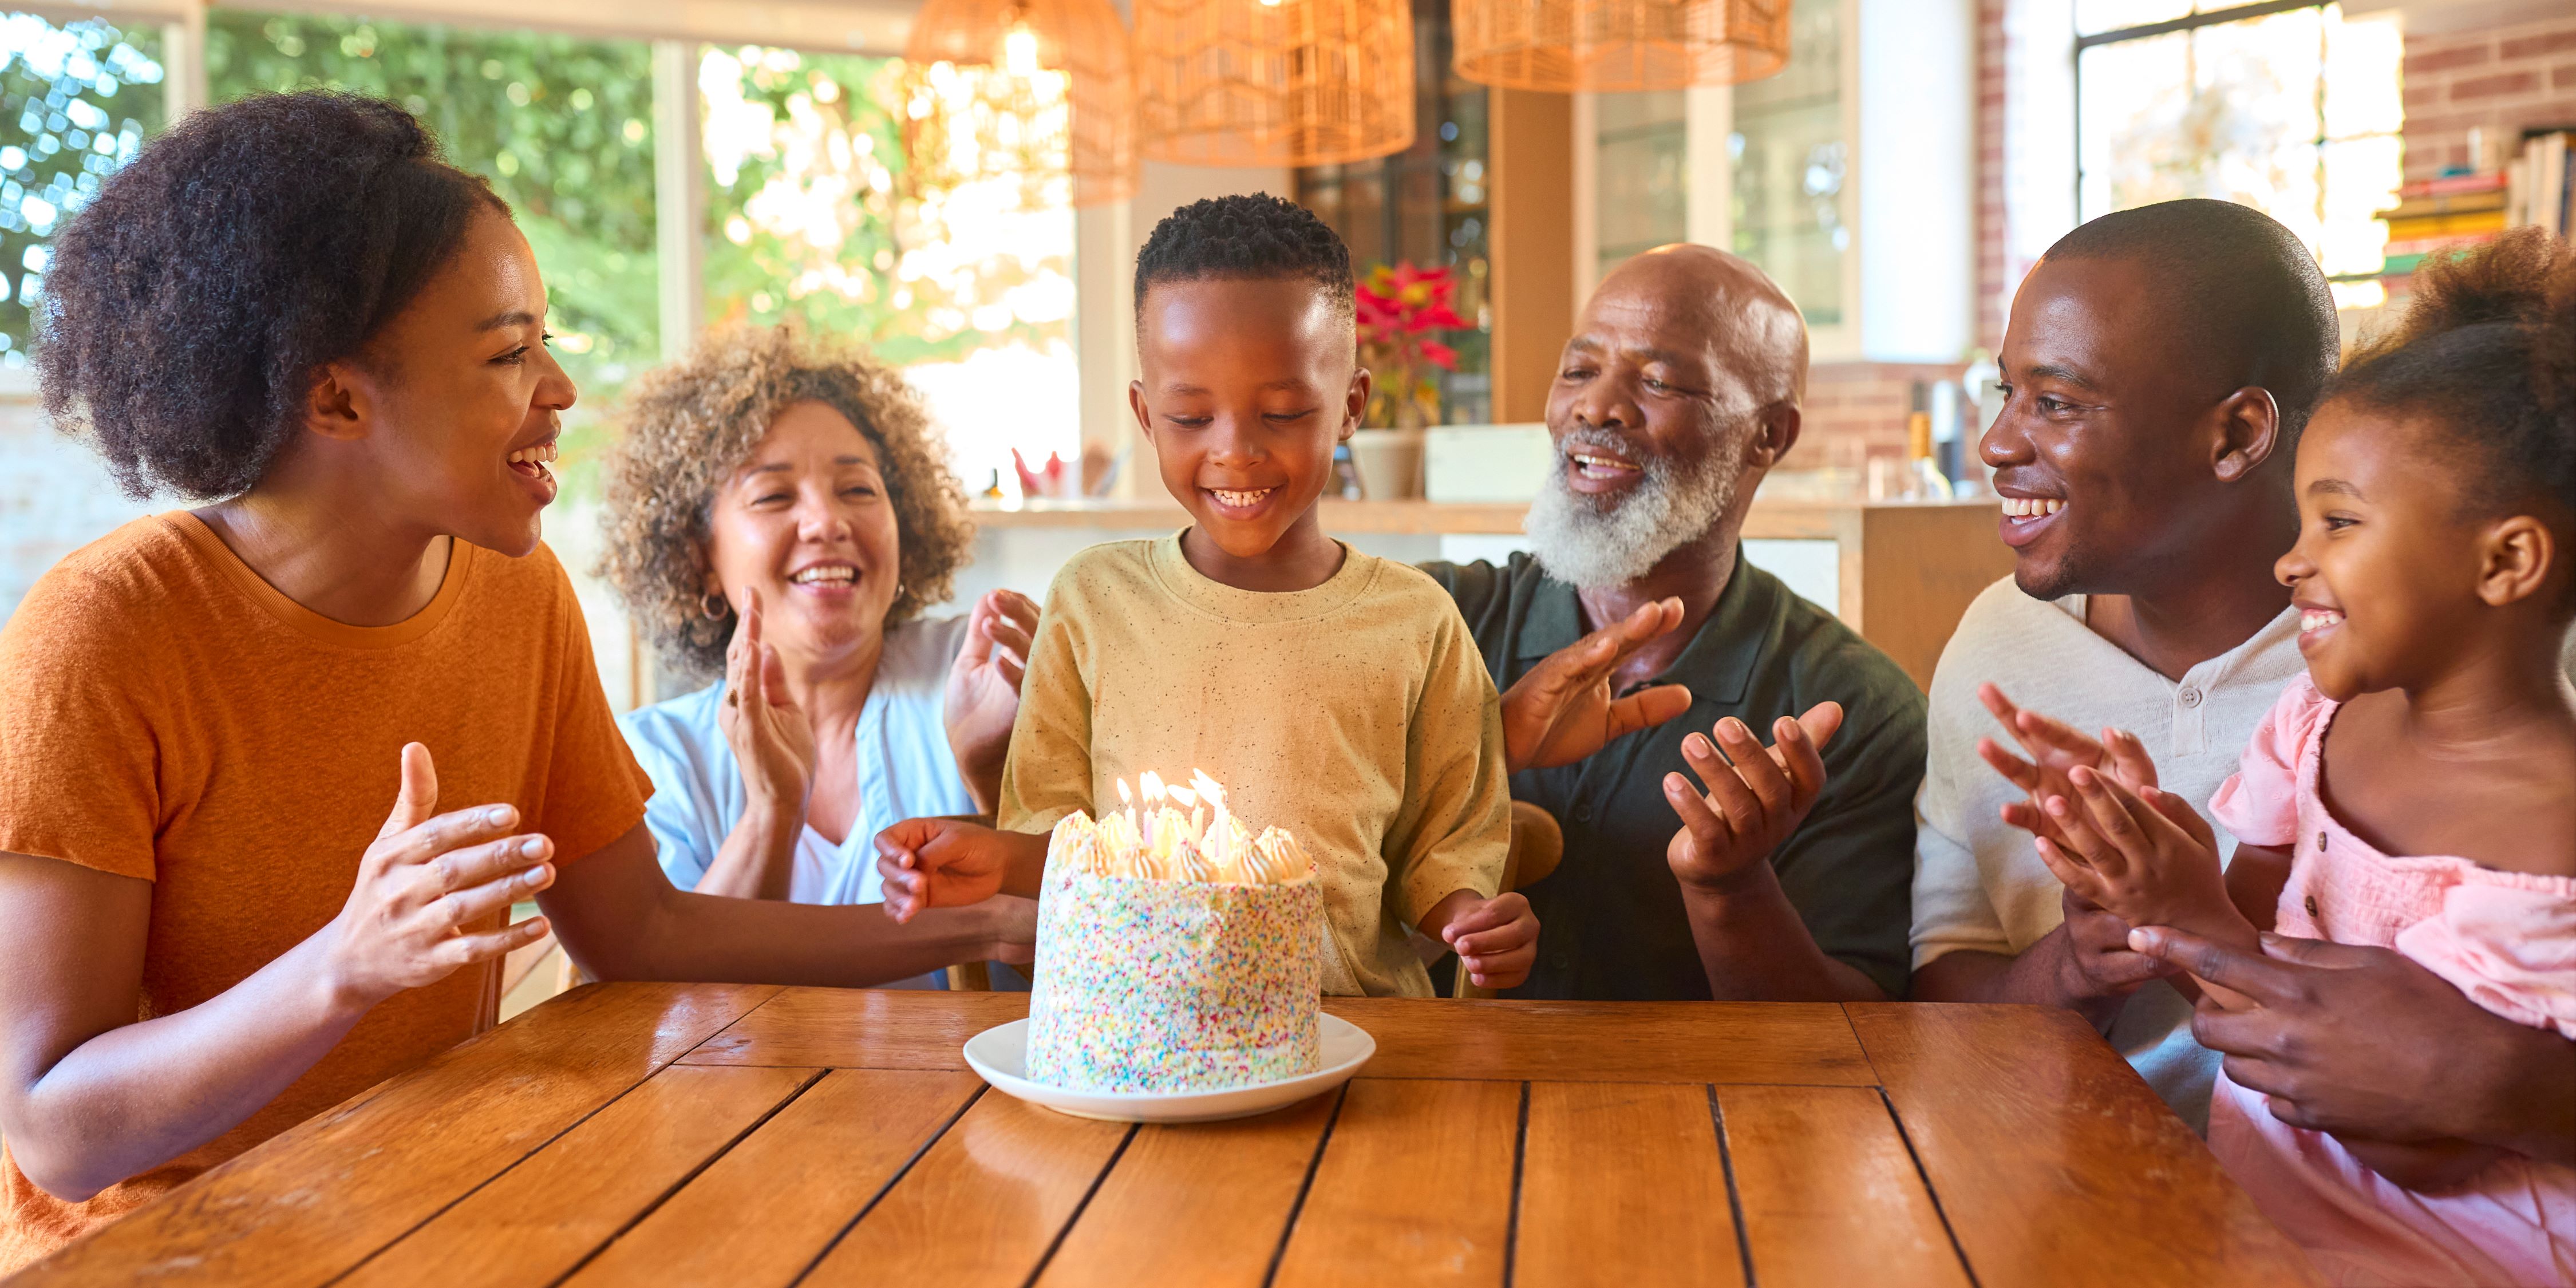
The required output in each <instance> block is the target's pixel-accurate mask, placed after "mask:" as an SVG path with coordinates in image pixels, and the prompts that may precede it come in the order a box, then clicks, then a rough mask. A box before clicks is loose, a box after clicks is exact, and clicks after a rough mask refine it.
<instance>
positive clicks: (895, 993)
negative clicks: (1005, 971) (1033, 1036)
mask: <svg viewBox="0 0 2576 1288" xmlns="http://www.w3.org/2000/svg"><path fill="white" fill-rule="evenodd" d="M1028 1013H1029V995H1028V994H1026V993H949V992H940V991H934V990H919V989H844V988H790V989H786V990H784V991H782V992H780V993H779V995H778V996H777V997H776V998H774V999H772V1000H771V1001H770V1003H769V1004H768V1005H766V1006H763V1007H761V1008H760V1009H759V1010H757V1011H754V1012H752V1013H751V1014H749V1015H747V1016H744V1017H743V1019H742V1022H741V1023H738V1024H736V1025H734V1026H733V1027H732V1028H729V1029H726V1030H725V1031H724V1032H722V1033H719V1034H717V1035H716V1036H715V1037H714V1038H713V1039H710V1040H709V1041H708V1042H707V1043H706V1044H705V1045H704V1046H701V1047H699V1048H698V1049H697V1050H695V1051H692V1052H690V1053H689V1054H688V1056H687V1057H686V1058H685V1059H684V1060H683V1061H682V1063H684V1064H774V1065H784V1066H787V1067H789V1068H810V1067H814V1066H818V1065H819V1066H822V1067H824V1068H831V1069H963V1068H965V1067H966V1058H965V1057H964V1056H963V1055H960V1054H959V1053H958V1049H959V1048H960V1047H963V1046H965V1045H966V1039H968V1038H971V1037H973V1036H975V1035H976V1034H978V1033H981V1032H983V1031H984V1030H986V1029H989V1028H991V1027H993V1026H994V1025H996V1024H1008V1023H1010V1022H1011V1021H1013V1020H1017V1019H1024V1018H1026V1017H1027V1016H1028Z"/></svg>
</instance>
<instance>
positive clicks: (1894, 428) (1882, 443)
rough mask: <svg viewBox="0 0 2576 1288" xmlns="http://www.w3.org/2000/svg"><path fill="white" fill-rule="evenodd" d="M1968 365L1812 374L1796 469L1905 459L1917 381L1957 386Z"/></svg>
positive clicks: (1824, 369) (1838, 365)
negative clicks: (1882, 458)
mask: <svg viewBox="0 0 2576 1288" xmlns="http://www.w3.org/2000/svg"><path fill="white" fill-rule="evenodd" d="M1965 369H1966V364H1964V363H1910V362H1825V363H1818V364H1817V365H1816V366H1815V368H1814V369H1813V370H1811V371H1809V372H1808V373H1807V402H1806V407H1805V411H1806V416H1805V419H1804V423H1803V425H1802V427H1801V428H1800V430H1799V433H1798V446H1797V448H1796V449H1795V450H1794V451H1793V452H1792V453H1791V454H1790V457H1789V467H1790V468H1792V469H1820V468H1823V467H1825V466H1840V467H1842V468H1844V469H1854V470H1856V469H1860V468H1863V466H1864V464H1865V463H1866V462H1867V460H1868V459H1869V458H1870V457H1872V456H1903V455H1904V454H1905V417H1906V413H1908V412H1910V411H1912V410H1913V409H1914V404H1913V401H1912V398H1913V388H1914V382H1915V381H1917V380H1920V381H1923V382H1924V383H1926V384H1930V383H1931V382H1933V381H1936V380H1957V379H1958V378H1959V373H1960V372H1961V371H1963V370H1965Z"/></svg>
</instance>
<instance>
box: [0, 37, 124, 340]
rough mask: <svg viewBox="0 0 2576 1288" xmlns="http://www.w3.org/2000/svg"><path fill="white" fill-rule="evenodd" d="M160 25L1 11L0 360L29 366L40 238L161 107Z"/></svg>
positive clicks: (85, 198)
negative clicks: (126, 25) (124, 25)
mask: <svg viewBox="0 0 2576 1288" xmlns="http://www.w3.org/2000/svg"><path fill="white" fill-rule="evenodd" d="M160 58H161V33H160V31H159V30H158V29H156V28H153V27H148V26H146V27H140V28H137V29H134V30H124V29H120V28H118V27H115V26H112V25H110V24H108V23H106V22H104V21H101V20H99V19H96V18H89V19H84V20H82V21H79V22H72V23H64V24H61V25H56V24H55V23H53V22H51V21H49V20H47V19H45V18H42V17H39V16H37V15H35V14H31V13H10V14H0V364H4V365H7V366H11V367H23V366H25V365H27V342H28V339H29V338H30V336H31V334H32V331H33V325H34V319H33V317H32V316H31V315H30V312H29V306H30V303H31V301H32V300H33V299H34V298H35V297H37V296H38V295H40V294H41V293H42V291H43V285H44V274H45V243H46V242H47V241H49V240H50V239H51V238H52V236H53V234H54V232H55V231H56V230H57V229H59V228H61V227H62V226H63V224H64V223H65V222H67V221H68V220H69V219H70V218H71V217H72V216H73V215H74V214H77V213H79V211H80V208H81V207H82V206H84V205H87V204H88V202H89V198H90V196H91V194H93V193H95V192H97V191H98V184H99V181H100V180H101V179H103V178H105V177H106V176H107V175H109V174H112V173H114V172H115V170H116V168H117V167H118V166H121V165H123V164H125V163H126V162H128V161H130V160H133V159H134V154H135V152H136V151H137V150H138V149H140V148H141V147H142V146H143V140H144V139H145V138H146V137H148V136H150V135H152V134H154V133H156V132H158V131H159V130H160V128H161V118H162V114H163V93H162V88H161V81H162V78H163V74H162V68H161V60H160Z"/></svg>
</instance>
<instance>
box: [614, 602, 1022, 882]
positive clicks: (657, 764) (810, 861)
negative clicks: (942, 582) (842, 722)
mask: <svg viewBox="0 0 2576 1288" xmlns="http://www.w3.org/2000/svg"><path fill="white" fill-rule="evenodd" d="M966 621H967V619H966V618H964V617H950V618H943V619H941V620H938V621H912V622H905V623H903V624H902V625H900V626H896V627H894V628H893V629H891V630H889V631H887V632H886V640H885V652H884V654H883V655H881V656H880V657H879V658H878V659H877V678H876V685H875V687H873V688H871V689H870V690H869V691H868V701H867V705H866V706H865V707H864V708H862V709H861V710H860V712H859V728H858V741H859V746H858V753H859V754H858V773H859V814H858V819H857V821H856V822H855V824H854V825H853V826H852V827H851V828H850V834H849V836H848V837H846V838H845V839H843V840H842V841H841V843H840V844H838V845H834V844H833V843H832V842H830V841H828V840H825V839H824V838H823V834H822V833H820V832H817V831H815V830H814V829H813V828H812V827H810V826H809V827H807V828H806V829H805V834H804V835H803V836H802V837H800V838H798V840H797V842H796V860H795V870H794V873H793V874H792V875H791V877H790V879H789V882H788V892H787V897H788V898H789V899H791V900H793V901H795V902H797V903H881V902H883V901H884V899H885V895H884V882H883V880H882V879H881V878H880V877H879V876H878V875H877V862H876V845H875V841H876V835H877V833H879V832H881V831H884V830H885V829H886V828H887V827H888V826H890V825H892V824H894V823H896V822H899V821H901V820H903V819H907V818H921V817H925V816H928V815H935V814H972V813H974V812H975V802H974V798H973V797H971V796H969V795H968V794H967V792H966V780H965V779H963V778H961V777H960V776H959V775H958V773H957V761H956V757H955V756H954V755H953V754H951V753H950V751H949V749H948V726H947V721H946V718H945V717H946V703H945V694H946V686H947V682H948V668H949V665H950V664H951V663H953V662H954V661H955V660H956V658H957V650H958V649H959V648H960V647H962V646H963V645H964V644H965V642H966ZM723 702H724V681H722V680H718V681H717V682H715V683H714V684H711V685H709V686H707V687H706V688H703V689H700V690H698V691H697V692H695V693H691V694H688V695H686V696H684V697H677V698H673V699H671V700H670V701H668V702H663V703H658V704H656V705H654V706H649V707H641V708H638V709H636V710H634V711H630V712H627V713H626V714H625V715H623V716H620V717H618V719H617V724H618V727H619V728H621V729H623V730H624V731H625V733H626V741H627V745H629V746H630V747H632V748H634V751H635V758H636V759H637V760H638V761H640V762H642V763H643V766H644V772H645V773H647V774H650V775H651V776H652V778H653V799H652V800H650V801H648V802H647V803H646V804H645V806H644V824H645V826H646V827H648V828H651V829H652V832H653V842H654V844H655V846H656V847H657V848H658V849H659V850H660V851H661V859H662V870H663V871H664V872H667V873H669V874H670V877H671V884H673V885H675V886H678V887H680V888H681V889H683V890H694V889H696V888H697V885H698V882H699V881H701V880H703V879H704V878H705V877H706V875H707V866H708V865H709V864H711V863H713V862H715V857H716V851H717V850H718V849H719V848H720V847H722V846H723V845H724V839H725V837H726V836H727V835H728V834H729V833H731V832H732V831H733V826H734V824H735V823H736V822H738V821H740V819H741V818H742V811H743V790H742V771H741V769H740V767H739V766H738V765H737V764H736V762H735V761H734V756H733V748H732V746H731V745H729V744H727V743H726V742H725V737H724V729H723V728H722V727H721V726H719V725H718V724H717V723H716V713H717V712H718V711H719V710H721V709H722V704H723Z"/></svg>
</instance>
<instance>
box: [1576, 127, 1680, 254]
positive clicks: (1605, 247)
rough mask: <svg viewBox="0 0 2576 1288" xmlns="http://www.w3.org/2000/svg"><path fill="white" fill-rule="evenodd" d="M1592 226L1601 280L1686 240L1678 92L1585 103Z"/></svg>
mask: <svg viewBox="0 0 2576 1288" xmlns="http://www.w3.org/2000/svg"><path fill="white" fill-rule="evenodd" d="M1593 124H1594V131H1595V132H1594V135H1593V138H1594V146H1595V148H1596V151H1595V153H1594V155H1595V157H1596V158H1597V159H1596V160H1595V162H1594V164H1593V176H1594V178H1593V206H1592V209H1593V218H1594V219H1595V220H1596V221H1597V228H1596V232H1597V237H1596V240H1598V241H1599V243H1600V246H1599V248H1598V251H1599V253H1598V260H1597V262H1598V264H1599V267H1600V271H1601V272H1602V273H1605V274H1606V273H1608V272H1609V271H1610V270H1611V269H1613V268H1616V267H1618V266H1619V264H1620V263H1621V262H1622V261H1624V260H1626V259H1627V258H1628V257H1629V256H1632V255H1636V254H1638V253H1640V252H1643V251H1649V250H1653V249H1654V248H1655V247H1657V246H1663V245H1668V244H1670V243H1673V242H1678V241H1689V240H1690V129H1689V119H1688V105H1687V96H1686V95H1685V94H1684V93H1683V92H1682V91H1680V90H1660V91H1656V90H1650V91H1646V92H1644V93H1636V94H1601V95H1598V96H1596V97H1595V98H1594V99H1593Z"/></svg>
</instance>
